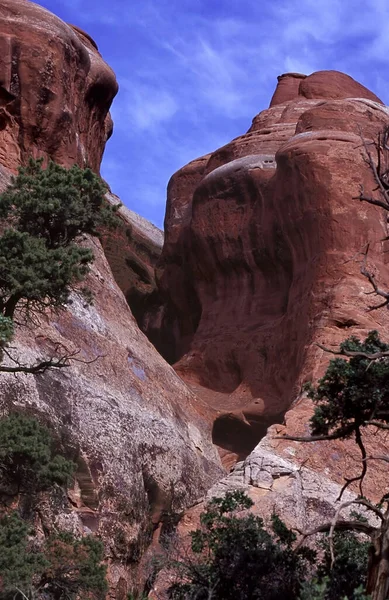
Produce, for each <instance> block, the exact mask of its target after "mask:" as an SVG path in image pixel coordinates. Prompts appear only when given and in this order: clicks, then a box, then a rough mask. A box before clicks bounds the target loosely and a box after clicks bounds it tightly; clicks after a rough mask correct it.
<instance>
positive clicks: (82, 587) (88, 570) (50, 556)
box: [41, 532, 107, 600]
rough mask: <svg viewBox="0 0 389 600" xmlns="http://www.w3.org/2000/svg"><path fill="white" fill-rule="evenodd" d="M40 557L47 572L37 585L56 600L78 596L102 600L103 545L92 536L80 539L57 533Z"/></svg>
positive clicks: (103, 595) (104, 584) (104, 589)
mask: <svg viewBox="0 0 389 600" xmlns="http://www.w3.org/2000/svg"><path fill="white" fill-rule="evenodd" d="M44 554H45V557H46V560H47V564H48V568H47V569H46V570H45V571H44V573H43V575H42V579H41V585H43V586H44V589H45V591H46V592H47V593H48V594H49V596H50V597H52V598H55V599H56V600H62V599H63V600H65V599H66V600H73V599H75V598H77V597H79V595H80V593H81V592H82V593H88V592H90V593H91V594H92V597H93V598H104V597H105V592H106V591H107V582H106V579H105V576H106V567H105V565H103V564H102V560H103V558H104V546H103V544H102V543H101V542H100V541H99V540H97V539H96V538H94V537H93V536H87V537H83V538H80V539H77V538H75V537H74V536H73V535H72V534H70V533H67V532H66V533H65V532H62V533H59V534H58V535H56V536H52V537H51V538H50V539H49V540H48V542H47V543H46V546H45V549H44Z"/></svg>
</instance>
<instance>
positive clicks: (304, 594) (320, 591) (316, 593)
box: [299, 577, 329, 600]
mask: <svg viewBox="0 0 389 600" xmlns="http://www.w3.org/2000/svg"><path fill="white" fill-rule="evenodd" d="M328 584H329V578H328V577H324V578H323V579H321V580H319V579H318V578H317V577H314V578H313V579H310V580H309V581H304V583H303V584H302V586H301V592H300V595H299V600H326V598H327V591H328Z"/></svg>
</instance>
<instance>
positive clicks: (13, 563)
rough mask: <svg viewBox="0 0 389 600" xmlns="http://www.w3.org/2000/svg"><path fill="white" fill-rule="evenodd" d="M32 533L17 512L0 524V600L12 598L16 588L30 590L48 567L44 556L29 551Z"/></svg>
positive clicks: (3, 519)
mask: <svg viewBox="0 0 389 600" xmlns="http://www.w3.org/2000/svg"><path fill="white" fill-rule="evenodd" d="M29 533H31V532H30V530H29V527H28V525H27V524H26V523H25V522H24V521H22V519H21V518H20V517H19V516H18V515H17V513H16V512H13V513H11V514H10V515H8V516H4V517H3V518H2V519H1V520H0V598H1V600H3V599H6V598H8V597H10V598H13V596H14V595H15V586H16V585H17V586H18V587H19V588H21V589H24V590H29V589H30V588H31V585H32V581H33V577H34V576H37V575H38V576H39V574H40V573H41V572H42V571H43V569H44V567H45V566H46V561H45V559H44V556H43V554H41V553H40V552H37V551H34V550H32V549H31V548H29V540H28V536H29Z"/></svg>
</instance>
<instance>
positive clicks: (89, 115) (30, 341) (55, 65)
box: [0, 0, 222, 599]
mask: <svg viewBox="0 0 389 600" xmlns="http://www.w3.org/2000/svg"><path fill="white" fill-rule="evenodd" d="M0 44H1V49H2V52H1V57H0V189H4V187H5V186H6V184H7V182H8V181H9V176H10V174H11V173H12V172H15V171H16V169H17V166H18V165H19V164H21V163H23V161H25V160H26V159H27V158H28V157H29V156H34V157H37V156H43V157H45V158H46V159H48V158H51V159H53V160H55V161H56V162H58V163H60V164H62V165H64V166H69V165H71V164H73V163H75V162H76V163H78V164H79V165H81V166H84V165H86V164H88V165H90V166H91V167H92V168H93V169H94V170H95V171H97V172H98V171H99V167H100V160H101V157H102V154H103V151H104V146H105V142H106V140H107V138H108V137H109V135H110V132H111V129H112V124H111V120H110V116H109V107H110V104H111V101H112V99H113V97H114V95H115V93H116V89H117V86H116V81H115V77H114V75H113V73H112V71H111V69H110V68H109V67H108V66H107V65H106V64H105V62H104V61H103V60H102V58H101V56H100V55H99V53H98V51H97V48H96V46H95V44H94V42H93V41H92V40H91V39H90V38H89V37H88V36H87V35H86V34H84V33H83V32H81V31H80V30H78V29H77V28H74V27H71V26H69V25H67V24H65V23H63V22H62V21H61V20H60V19H58V18H57V17H55V16H54V15H52V14H51V13H49V12H48V11H46V10H44V9H43V8H41V7H39V6H37V5H35V4H33V3H32V2H29V1H27V0H5V1H4V2H2V3H1V6H0ZM108 199H109V200H110V201H112V202H116V201H117V200H116V199H115V198H114V197H113V196H112V195H109V196H108ZM120 214H121V216H122V221H123V226H122V227H121V228H119V230H118V231H117V232H116V233H115V235H116V236H117V240H115V237H114V236H113V237H112V238H110V237H109V236H108V237H105V239H104V244H105V247H106V251H107V255H108V257H109V258H110V259H111V264H112V265H113V269H114V270H116V276H117V279H118V282H119V284H121V285H122V286H123V289H124V291H126V289H127V291H128V290H129V291H128V294H129V295H131V293H132V291H133V290H134V289H136V290H138V291H139V294H140V295H141V294H142V293H143V294H144V295H147V294H149V293H151V292H152V289H153V285H154V284H153V268H152V262H153V261H154V262H156V260H157V257H158V255H159V252H160V247H161V244H162V234H161V232H159V230H157V229H156V228H154V227H153V226H152V225H150V224H148V223H147V222H145V221H144V220H142V219H141V218H140V217H138V216H137V215H135V214H134V213H131V211H127V209H125V208H122V209H120ZM86 243H87V244H88V245H89V246H90V247H91V248H92V250H93V252H94V255H95V262H94V264H93V267H92V270H91V273H90V275H89V276H88V279H87V281H86V285H87V287H89V288H90V290H91V291H92V293H93V296H94V303H93V305H92V306H85V305H84V303H83V301H82V299H81V298H80V297H78V296H77V295H74V296H73V297H72V301H71V302H70V303H69V306H68V308H67V310H66V311H63V312H61V313H60V314H49V313H48V314H46V315H44V316H42V317H41V318H40V322H39V324H38V325H37V326H36V327H34V328H32V329H31V330H26V329H24V330H23V329H20V330H19V331H18V335H17V339H16V341H17V353H18V355H19V357H20V358H21V360H22V361H23V362H24V363H27V364H28V363H29V362H30V361H31V362H34V361H35V359H36V358H37V357H43V356H50V355H51V354H52V353H53V351H54V350H55V348H58V347H59V348H61V350H62V349H63V350H64V351H65V352H73V351H78V354H77V356H76V359H77V360H76V361H74V362H73V363H72V366H71V367H69V368H68V369H62V370H51V371H47V372H46V373H44V374H42V375H39V376H32V375H19V376H18V377H16V378H15V377H8V376H7V375H5V374H2V376H1V378H0V388H1V393H0V412H1V413H2V414H5V413H6V412H8V411H9V410H13V409H15V408H17V409H20V410H28V411H31V412H32V413H33V414H36V415H38V416H40V417H41V418H42V419H44V420H45V421H46V422H47V423H48V424H49V426H50V427H51V428H52V429H54V430H55V431H56V432H57V434H58V435H60V436H61V437H63V436H64V437H65V438H66V440H67V443H68V444H69V445H70V446H71V447H72V448H73V449H74V448H75V449H78V456H79V458H78V470H77V473H76V477H75V486H74V489H73V490H71V491H70V493H69V499H68V501H67V502H65V504H64V505H63V506H62V507H61V510H54V508H53V507H52V506H49V505H47V506H45V507H44V508H43V509H42V510H41V511H40V514H39V519H38V521H39V522H37V523H36V526H37V527H38V528H40V529H41V530H42V529H43V530H44V531H50V530H51V529H52V527H55V526H57V525H58V526H60V527H62V528H65V529H70V530H72V531H75V532H79V533H85V532H90V531H92V532H95V533H96V534H98V535H100V536H101V537H102V539H103V541H104V544H105V549H106V557H107V561H108V566H109V571H108V575H109V581H110V584H111V588H112V596H113V597H117V598H123V599H124V598H126V597H127V593H128V591H129V590H130V589H131V588H132V587H133V586H135V587H136V584H137V582H138V580H139V579H141V577H142V575H141V574H140V573H139V572H138V562H139V557H140V556H141V555H142V553H143V552H144V551H145V550H146V549H147V547H148V546H149V545H150V543H152V540H153V537H154V536H157V537H158V533H159V531H160V528H161V527H163V522H164V518H165V515H166V514H167V513H170V512H171V511H176V510H179V509H180V508H182V507H184V506H187V505H188V504H190V503H191V502H193V501H195V500H196V499H197V498H199V497H200V496H201V495H202V494H203V493H205V492H206V490H207V489H208V488H209V486H210V484H211V483H213V482H214V481H216V480H217V479H218V477H219V476H220V474H221V473H222V469H221V465H220V462H219V458H218V456H217V453H216V451H215V449H214V447H213V445H212V443H211V435H210V427H209V421H210V419H209V417H208V416H207V414H208V412H207V411H208V409H207V407H206V406H201V405H200V404H199V403H198V401H197V400H196V399H195V397H194V395H193V393H192V392H191V391H190V390H189V389H188V387H187V386H186V384H185V383H184V382H183V381H182V380H181V379H180V378H179V377H178V376H177V375H176V373H175V372H174V370H173V369H172V368H171V367H170V366H169V365H168V364H167V363H166V362H165V361H164V360H163V359H162V357H161V356H160V355H159V354H158V353H157V352H156V350H155V349H154V347H153V346H152V345H151V343H150V342H149V341H148V340H147V338H146V337H145V336H144V335H143V334H142V333H141V332H140V330H139V328H138V326H137V323H136V321H135V318H134V316H133V314H132V313H131V311H130V309H129V307H128V304H127V302H126V299H125V297H124V296H123V293H122V292H121V290H120V289H119V287H118V285H117V283H116V281H115V278H114V276H113V274H112V271H111V269H110V267H109V264H108V262H107V258H106V256H105V254H104V251H103V249H102V246H101V245H100V243H99V242H98V241H97V240H96V239H93V240H89V241H87V242H86ZM115 244H116V245H115ZM127 259H128V261H127ZM121 261H122V262H121ZM126 261H127V262H126ZM126 265H127V266H129V268H131V270H132V271H131V272H132V273H134V274H135V275H136V273H138V275H139V277H138V279H136V276H135V275H134V278H133V280H132V281H130V282H129V281H126V277H125V276H123V270H124V269H125V267H126ZM142 269H143V271H142ZM146 284H147V285H148V287H147V285H146ZM126 286H127V288H126ZM142 286H143V287H142ZM134 293H135V295H136V293H138V292H137V291H135V292H134ZM128 294H127V296H128ZM58 344H59V346H58Z"/></svg>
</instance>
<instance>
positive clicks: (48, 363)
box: [0, 344, 103, 375]
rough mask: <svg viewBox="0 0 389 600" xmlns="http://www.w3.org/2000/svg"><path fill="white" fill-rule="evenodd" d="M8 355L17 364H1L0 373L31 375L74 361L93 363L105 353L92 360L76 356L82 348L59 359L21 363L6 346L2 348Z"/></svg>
mask: <svg viewBox="0 0 389 600" xmlns="http://www.w3.org/2000/svg"><path fill="white" fill-rule="evenodd" d="M61 346H62V344H58V345H57V347H61ZM2 350H3V351H4V352H5V353H6V355H7V356H8V357H9V358H10V359H11V360H12V362H13V363H14V364H15V365H16V366H15V367H6V366H4V365H0V373H26V374H31V375H38V374H41V373H44V372H45V371H47V370H48V369H53V368H54V369H63V368H66V367H69V366H70V365H71V363H72V362H78V363H81V364H85V365H91V364H92V363H94V362H96V361H97V360H99V359H100V358H103V355H98V356H95V357H94V358H92V359H91V360H83V359H81V358H76V357H77V355H78V354H79V352H80V350H75V351H74V352H67V353H66V354H64V355H62V356H60V357H59V358H58V359H55V358H54V357H52V358H49V359H47V360H42V361H38V362H36V363H35V364H33V365H24V364H22V363H20V362H19V361H18V360H17V359H16V358H14V357H13V356H11V354H10V353H9V352H8V351H6V350H5V349H4V348H3V349H2Z"/></svg>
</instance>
